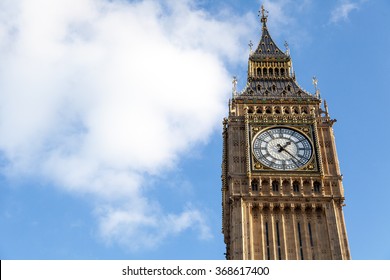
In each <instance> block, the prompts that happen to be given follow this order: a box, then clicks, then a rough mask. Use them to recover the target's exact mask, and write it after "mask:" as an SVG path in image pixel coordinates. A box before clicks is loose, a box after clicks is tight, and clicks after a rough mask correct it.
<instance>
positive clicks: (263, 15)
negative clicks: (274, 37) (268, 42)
mask: <svg viewBox="0 0 390 280" xmlns="http://www.w3.org/2000/svg"><path fill="white" fill-rule="evenodd" d="M260 13H261V20H260V21H261V22H262V23H263V28H267V25H266V23H267V19H268V11H267V10H266V9H264V5H261V10H260V11H259V16H260Z"/></svg>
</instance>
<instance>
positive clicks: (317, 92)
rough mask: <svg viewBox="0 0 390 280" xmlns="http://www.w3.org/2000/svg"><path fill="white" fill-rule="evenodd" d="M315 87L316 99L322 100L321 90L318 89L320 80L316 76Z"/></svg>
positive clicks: (314, 79)
mask: <svg viewBox="0 0 390 280" xmlns="http://www.w3.org/2000/svg"><path fill="white" fill-rule="evenodd" d="M313 85H314V89H315V90H316V97H317V98H320V89H319V88H318V79H317V77H316V76H314V77H313Z"/></svg>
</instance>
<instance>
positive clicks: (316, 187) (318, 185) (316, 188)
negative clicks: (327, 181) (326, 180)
mask: <svg viewBox="0 0 390 280" xmlns="http://www.w3.org/2000/svg"><path fill="white" fill-rule="evenodd" d="M313 187H314V192H315V193H319V192H321V183H320V182H318V181H315V182H314V184H313Z"/></svg>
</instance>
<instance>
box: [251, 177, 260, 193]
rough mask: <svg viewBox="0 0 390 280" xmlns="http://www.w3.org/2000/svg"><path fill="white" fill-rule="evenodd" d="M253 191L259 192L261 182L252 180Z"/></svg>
mask: <svg viewBox="0 0 390 280" xmlns="http://www.w3.org/2000/svg"><path fill="white" fill-rule="evenodd" d="M251 189H252V191H258V190H259V181H257V179H253V180H252V183H251Z"/></svg>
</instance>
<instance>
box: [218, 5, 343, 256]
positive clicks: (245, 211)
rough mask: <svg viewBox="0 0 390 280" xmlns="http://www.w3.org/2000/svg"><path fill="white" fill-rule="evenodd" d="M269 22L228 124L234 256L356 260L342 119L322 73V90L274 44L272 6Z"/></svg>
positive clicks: (225, 178) (226, 194)
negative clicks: (339, 149)
mask: <svg viewBox="0 0 390 280" xmlns="http://www.w3.org/2000/svg"><path fill="white" fill-rule="evenodd" d="M261 22H262V37H261V39H260V43H259V44H258V48H257V49H256V50H255V49H252V51H251V54H250V56H249V60H248V79H247V85H246V87H245V88H244V89H243V90H242V91H241V92H239V91H238V89H237V80H236V79H234V80H233V96H232V99H231V100H230V102H229V117H228V118H225V119H224V122H223V126H224V130H223V156H222V158H223V160H222V208H223V211H222V216H223V217H222V218H223V221H222V223H223V226H222V230H223V234H224V241H225V243H226V258H227V259H350V253H349V246H348V240H347V234H346V229H345V224H344V219H343V218H340V217H342V216H343V210H342V208H343V206H344V190H343V184H342V176H341V173H340V167H339V165H338V160H337V153H336V147H335V139H334V134H333V128H332V126H333V124H334V122H335V120H332V119H331V118H330V116H329V111H328V106H327V104H326V103H325V102H323V101H322V100H321V99H320V96H319V91H318V88H317V83H318V79H317V78H315V79H313V82H315V87H316V88H315V93H314V94H311V93H309V92H307V91H305V90H303V89H302V88H301V87H300V86H299V85H298V84H297V82H296V77H295V73H294V71H293V69H292V61H291V57H290V55H289V51H288V52H286V53H285V52H283V51H281V50H280V49H279V48H278V47H277V46H276V44H275V43H274V42H273V40H272V38H271V36H270V34H269V32H268V29H267V25H266V22H267V18H266V16H265V12H264V10H263V13H262V18H261ZM252 46H253V45H252ZM251 48H252V47H251ZM256 152H257V154H256ZM244 240H245V242H244ZM278 240H279V241H278ZM279 249H280V250H279Z"/></svg>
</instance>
